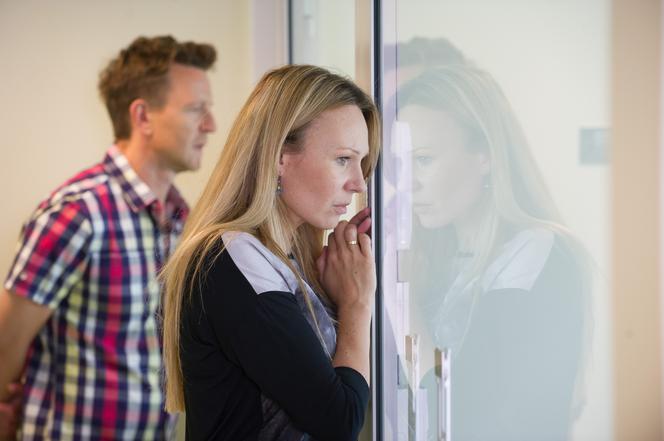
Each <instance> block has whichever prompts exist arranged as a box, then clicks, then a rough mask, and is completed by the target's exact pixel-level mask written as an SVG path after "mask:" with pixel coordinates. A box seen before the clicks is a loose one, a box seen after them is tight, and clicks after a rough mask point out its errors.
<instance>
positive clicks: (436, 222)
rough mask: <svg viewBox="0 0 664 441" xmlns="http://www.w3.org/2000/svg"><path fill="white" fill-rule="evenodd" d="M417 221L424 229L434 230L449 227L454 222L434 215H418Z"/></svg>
mask: <svg viewBox="0 0 664 441" xmlns="http://www.w3.org/2000/svg"><path fill="white" fill-rule="evenodd" d="M417 220H418V221H419V223H420V225H421V226H422V228H426V229H434V228H443V227H446V226H448V225H449V224H450V223H451V222H452V221H451V220H450V219H447V218H445V217H443V216H436V215H435V214H434V213H426V214H417Z"/></svg>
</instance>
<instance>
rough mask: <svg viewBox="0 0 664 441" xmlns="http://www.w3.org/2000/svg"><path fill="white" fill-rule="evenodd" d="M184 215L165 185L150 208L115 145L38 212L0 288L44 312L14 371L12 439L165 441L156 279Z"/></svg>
mask: <svg viewBox="0 0 664 441" xmlns="http://www.w3.org/2000/svg"><path fill="white" fill-rule="evenodd" d="M163 209H165V211H166V216H165V219H167V221H165V222H164V224H160V223H159V222H158V221H157V219H161V217H162V213H161V210H163ZM187 213H188V209H187V206H186V204H185V202H184V200H183V199H182V198H181V197H180V196H179V193H178V192H177V190H176V189H175V188H174V187H172V188H171V190H170V192H169V194H168V197H167V200H166V204H165V207H162V205H161V204H160V202H159V201H158V200H157V198H156V196H155V195H154V194H153V193H152V191H151V190H150V189H149V187H148V186H147V185H146V184H145V183H144V182H143V181H141V180H140V178H139V177H138V175H137V174H136V173H135V172H134V170H133V169H132V168H131V167H130V165H129V163H128V162H127V158H126V157H125V156H124V155H122V153H121V152H120V151H119V150H118V148H117V147H116V146H113V147H111V148H110V149H109V150H108V152H107V154H106V156H105V158H104V160H103V162H102V163H100V164H97V165H95V166H93V167H91V168H89V169H87V170H85V171H83V172H81V173H79V174H78V175H77V176H75V177H74V178H72V179H71V180H69V181H68V182H66V183H65V184H64V185H63V186H62V187H60V188H58V189H57V190H56V191H55V192H54V193H53V194H52V195H51V196H50V197H49V198H48V199H47V200H45V201H44V202H42V203H41V204H40V205H39V207H38V208H37V210H36V212H35V213H34V214H33V216H32V218H31V219H30V220H29V221H28V223H27V224H26V225H25V227H24V229H23V231H22V235H21V240H20V242H19V247H18V251H17V254H16V258H15V260H14V264H13V266H12V268H11V270H10V272H9V276H8V278H7V281H6V283H5V288H7V289H8V290H9V291H11V292H13V293H15V294H17V295H19V296H24V297H26V298H29V299H30V300H32V301H34V302H36V303H39V304H41V305H45V306H47V307H49V308H51V309H53V315H52V316H51V318H50V319H49V321H48V322H47V323H46V325H45V326H44V327H43V329H42V330H41V331H40V333H39V334H38V336H37V337H36V338H35V340H34V342H33V345H32V347H31V350H30V354H29V356H28V359H27V363H26V373H25V375H26V385H25V413H24V421H23V427H22V434H23V437H24V439H104V440H130V439H131V440H137V439H149V440H157V439H165V438H167V437H169V436H170V435H171V434H170V431H171V429H172V426H173V424H172V422H173V421H171V420H170V418H169V416H168V415H167V414H166V413H165V412H164V411H163V408H164V397H163V393H162V390H161V380H162V378H161V373H162V361H161V345H160V336H159V332H158V324H157V313H158V308H159V303H160V301H159V300H160V287H159V284H158V282H157V271H158V270H159V268H160V267H161V266H162V264H163V263H164V260H165V259H166V258H167V256H168V255H169V254H170V252H171V251H172V250H173V248H174V247H175V243H176V240H177V238H178V237H179V235H180V233H181V232H182V227H183V223H184V220H185V218H186V215H187Z"/></svg>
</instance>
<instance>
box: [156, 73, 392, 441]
mask: <svg viewBox="0 0 664 441" xmlns="http://www.w3.org/2000/svg"><path fill="white" fill-rule="evenodd" d="M379 130H380V128H379V117H378V113H377V110H376V107H375V106H374V104H373V103H372V101H371V99H370V98H369V97H368V96H367V95H366V94H365V93H364V92H362V91H361V90H360V89H359V88H358V87H357V86H355V85H354V84H353V83H352V82H350V81H349V80H347V79H345V78H342V77H340V76H338V75H334V74H332V73H330V72H328V71H326V70H324V69H321V68H318V67H314V66H286V67H282V68H280V69H276V70H274V71H271V72H269V73H267V74H266V75H265V76H264V77H263V78H262V79H261V81H260V82H259V83H258V85H257V86H256V88H255V89H254V91H253V93H252V94H251V96H250V97H249V99H248V101H247V102H246V104H245V105H244V107H243V108H242V110H241V111H240V114H239V116H238V117H237V119H236V121H235V123H234V124H233V127H232V129H231V131H230V134H229V137H228V140H227V142H226V145H225V147H224V150H223V152H222V154H221V157H220V159H219V162H218V163H217V165H216V167H215V169H214V171H213V173H212V176H211V178H210V181H209V182H208V184H207V186H206V188H205V190H204V191H203V194H202V196H201V199H200V200H199V202H198V203H197V205H196V206H195V208H194V209H193V211H192V213H191V215H190V218H189V221H188V223H187V225H186V227H185V231H184V233H183V237H182V240H181V243H180V245H179V247H178V249H177V251H176V252H175V254H174V255H173V257H172V258H171V260H170V261H169V263H168V265H167V266H166V268H165V269H164V279H165V286H166V294H165V305H164V314H165V319H164V356H165V365H166V407H167V410H169V411H171V412H174V411H185V412H186V415H187V425H186V427H187V429H186V430H187V438H188V439H192V440H198V439H215V440H226V439H228V440H244V439H248V440H249V439H260V440H304V439H311V438H314V439H317V440H327V439H329V440H350V439H356V438H357V435H358V432H359V430H360V429H361V427H362V423H363V417H364V413H365V410H366V405H367V400H368V396H369V386H368V383H369V338H370V337H369V334H370V319H371V310H372V307H373V295H374V290H375V284H376V281H375V268H374V263H373V256H372V251H371V240H370V238H369V236H368V235H367V234H366V233H367V231H368V229H369V227H370V218H369V212H368V210H367V209H365V210H362V211H361V212H360V213H358V214H357V215H356V216H355V217H354V218H353V219H351V221H350V222H339V216H340V215H342V214H344V213H345V212H346V209H347V206H348V205H349V204H350V203H351V198H352V197H353V195H355V194H357V193H362V192H364V191H366V184H365V180H366V179H367V178H368V177H369V175H370V174H371V172H372V170H373V168H374V166H375V164H376V161H377V156H378V148H379V133H380V132H379ZM332 228H334V231H333V232H332V233H331V234H330V235H329V236H328V243H327V246H326V247H323V239H324V238H323V234H324V230H325V229H332ZM335 325H336V329H335ZM309 437H311V438H309Z"/></svg>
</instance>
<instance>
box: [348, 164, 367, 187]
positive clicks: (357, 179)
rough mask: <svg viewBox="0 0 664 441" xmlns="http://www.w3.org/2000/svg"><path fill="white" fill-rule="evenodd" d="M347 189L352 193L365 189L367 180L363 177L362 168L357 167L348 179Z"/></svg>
mask: <svg viewBox="0 0 664 441" xmlns="http://www.w3.org/2000/svg"><path fill="white" fill-rule="evenodd" d="M347 190H348V191H352V192H354V193H364V192H365V191H367V182H366V180H365V179H364V173H363V172H362V168H361V167H358V168H357V170H356V171H355V173H353V176H352V177H351V179H350V180H349V181H348V184H347Z"/></svg>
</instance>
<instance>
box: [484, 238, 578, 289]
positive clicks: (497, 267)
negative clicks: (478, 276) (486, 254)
mask: <svg viewBox="0 0 664 441" xmlns="http://www.w3.org/2000/svg"><path fill="white" fill-rule="evenodd" d="M564 248H565V244H564V241H563V240H562V238H561V237H560V234H559V233H556V232H554V231H552V230H550V229H546V228H541V227H535V228H529V229H526V230H522V231H520V232H518V233H516V234H515V235H513V236H512V238H511V239H509V240H508V241H507V242H505V243H504V245H503V246H502V247H501V249H500V251H499V252H498V254H497V256H496V258H495V259H494V260H493V261H492V262H491V264H490V265H489V266H488V268H487V271H486V274H485V276H484V278H483V281H482V283H483V288H484V289H483V291H484V292H489V291H496V290H503V289H518V290H524V291H530V290H531V289H532V288H533V286H534V285H535V283H536V282H537V280H538V279H540V278H541V277H542V275H543V274H544V273H545V272H546V271H549V270H551V269H552V266H555V267H556V268H553V269H554V270H555V271H556V272H559V273H561V276H563V277H564V276H565V274H564V273H565V272H568V271H570V270H571V268H572V265H570V262H569V261H566V259H565V258H564V255H565V254H567V253H565V251H564Z"/></svg>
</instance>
